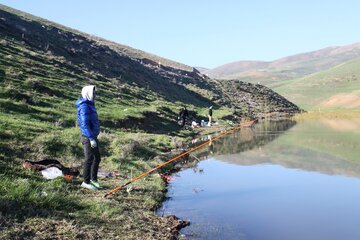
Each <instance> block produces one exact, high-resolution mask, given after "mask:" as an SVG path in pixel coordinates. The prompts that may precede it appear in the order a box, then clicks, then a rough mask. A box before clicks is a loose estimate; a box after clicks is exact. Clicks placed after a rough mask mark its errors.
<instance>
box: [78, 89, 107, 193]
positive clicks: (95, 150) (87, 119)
mask: <svg viewBox="0 0 360 240" xmlns="http://www.w3.org/2000/svg"><path fill="white" fill-rule="evenodd" d="M81 95H82V97H81V98H79V99H78V100H77V101H76V104H75V105H76V107H77V121H78V125H79V127H80V130H81V134H82V136H81V142H82V144H83V147H84V154H85V162H84V168H83V176H84V181H83V182H82V184H81V187H83V188H87V189H91V190H97V189H100V188H101V186H100V184H99V182H98V180H97V174H98V170H99V163H100V161H101V158H100V152H99V141H98V139H97V136H98V135H99V133H100V124H99V119H98V115H97V112H96V108H95V104H94V100H95V97H96V92H95V86H93V85H90V86H85V87H83V89H82V91H81Z"/></svg>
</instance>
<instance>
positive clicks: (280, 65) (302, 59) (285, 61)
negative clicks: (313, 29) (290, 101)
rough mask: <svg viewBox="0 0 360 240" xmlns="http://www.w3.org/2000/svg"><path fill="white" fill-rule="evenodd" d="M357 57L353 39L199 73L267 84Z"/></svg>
mask: <svg viewBox="0 0 360 240" xmlns="http://www.w3.org/2000/svg"><path fill="white" fill-rule="evenodd" d="M358 57H360V43H355V44H351V45H346V46H341V47H329V48H324V49H320V50H317V51H312V52H308V53H302V54H297V55H293V56H289V57H285V58H281V59H278V60H275V61H271V62H259V61H258V62H256V61H254V62H250V63H252V64H249V62H248V61H239V62H235V63H229V64H225V65H223V66H219V67H217V68H214V69H210V70H206V71H204V72H203V73H204V74H206V75H208V76H210V77H214V78H220V79H239V80H242V81H247V82H253V83H254V82H255V83H256V82H260V83H261V84H264V85H267V86H268V85H270V84H274V83H276V82H278V81H281V80H290V79H294V78H299V77H303V76H305V75H308V74H312V73H315V72H319V71H323V70H326V69H329V68H331V67H333V66H336V65H339V64H341V63H344V62H347V61H349V60H352V59H355V58H358Z"/></svg>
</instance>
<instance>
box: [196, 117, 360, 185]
mask: <svg viewBox="0 0 360 240" xmlns="http://www.w3.org/2000/svg"><path fill="white" fill-rule="evenodd" d="M359 123H360V121H359V120H328V119H323V120H321V121H316V122H315V121H310V122H303V123H300V124H295V122H293V121H280V122H265V123H260V124H257V125H255V126H254V127H252V128H244V129H241V130H240V131H238V132H236V133H234V134H232V135H229V136H225V137H224V138H221V139H219V140H217V141H215V142H214V143H212V144H211V145H210V146H209V147H208V148H207V149H204V150H202V151H199V152H198V153H197V156H198V158H200V159H206V158H209V157H213V158H216V159H217V160H220V161H223V162H228V163H232V164H238V165H257V164H264V163H271V164H278V165H281V166H284V167H287V168H298V169H303V170H307V171H317V172H320V173H325V174H329V175H334V174H336V175H346V176H351V177H358V178H360V164H359V163H360V124H359ZM275 140H276V141H275Z"/></svg>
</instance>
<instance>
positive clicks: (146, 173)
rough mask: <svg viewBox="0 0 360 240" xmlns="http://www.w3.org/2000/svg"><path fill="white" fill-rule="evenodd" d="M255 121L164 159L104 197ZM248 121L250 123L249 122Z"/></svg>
mask: <svg viewBox="0 0 360 240" xmlns="http://www.w3.org/2000/svg"><path fill="white" fill-rule="evenodd" d="M255 122H256V120H253V121H250V122H248V123H247V124H244V125H239V126H238V127H236V128H233V129H231V130H229V131H227V132H225V133H222V134H220V135H219V136H216V137H214V138H213V139H210V140H208V141H206V142H204V143H202V144H200V145H199V146H196V147H194V148H192V149H190V150H189V151H187V152H184V153H181V154H179V155H177V156H176V157H173V158H171V159H170V160H168V161H166V162H164V163H162V164H160V165H158V166H157V167H155V168H153V169H151V170H149V171H147V172H143V173H142V174H140V175H139V176H137V177H135V178H133V179H131V180H130V181H128V182H127V183H125V184H123V185H120V186H118V187H116V188H114V189H113V190H111V191H110V192H108V193H106V194H105V196H104V197H107V196H109V195H112V194H114V193H115V192H117V191H119V190H120V189H122V188H123V187H125V186H127V185H129V184H130V183H133V182H135V181H137V180H139V179H140V178H142V177H144V176H146V175H149V174H150V173H152V172H154V171H156V170H157V169H159V168H162V167H163V166H165V165H167V164H169V163H171V162H173V161H175V160H177V159H179V158H181V157H183V156H185V155H187V154H189V153H191V152H193V151H195V150H197V149H199V148H202V147H204V146H205V145H207V144H208V143H209V142H210V141H215V140H217V139H219V138H221V137H224V136H226V135H228V134H230V133H232V132H234V131H236V130H238V129H240V128H242V127H244V126H251V125H253V124H254V123H255ZM249 123H250V124H249Z"/></svg>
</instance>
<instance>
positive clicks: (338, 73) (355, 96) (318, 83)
mask: <svg viewBox="0 0 360 240" xmlns="http://www.w3.org/2000/svg"><path fill="white" fill-rule="evenodd" d="M271 88H272V89H274V90H275V91H276V92H278V93H279V94H282V95H284V96H285V97H286V98H288V99H289V100H290V101H292V102H294V103H296V104H298V105H299V106H300V107H302V108H304V109H306V110H319V109H320V110H322V109H326V110H339V109H356V110H359V109H360V90H359V89H360V60H359V59H357V60H353V61H350V62H347V63H344V64H341V65H339V66H336V67H334V68H331V69H329V70H326V71H323V72H319V73H315V74H312V75H309V76H307V77H303V78H300V79H295V80H292V81H288V82H283V83H279V84H276V85H272V86H271Z"/></svg>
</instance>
